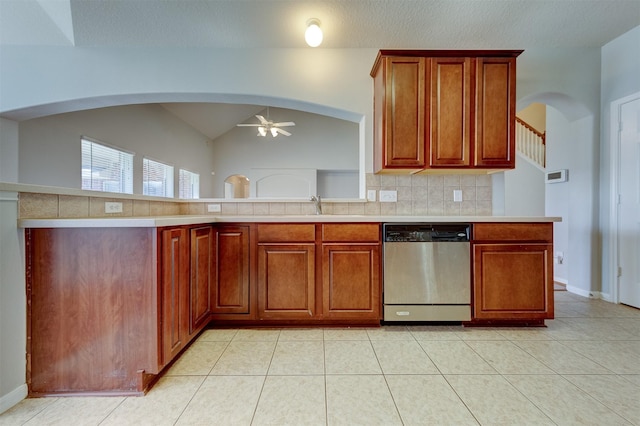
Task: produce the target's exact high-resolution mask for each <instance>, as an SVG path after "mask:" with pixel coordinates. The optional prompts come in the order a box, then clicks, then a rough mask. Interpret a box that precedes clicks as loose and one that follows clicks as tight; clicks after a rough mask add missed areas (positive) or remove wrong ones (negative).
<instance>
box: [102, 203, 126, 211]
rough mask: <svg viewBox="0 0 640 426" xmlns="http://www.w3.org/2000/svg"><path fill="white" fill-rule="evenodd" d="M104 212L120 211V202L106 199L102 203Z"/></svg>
mask: <svg viewBox="0 0 640 426" xmlns="http://www.w3.org/2000/svg"><path fill="white" fill-rule="evenodd" d="M104 212H105V213H122V203H119V202H111V201H106V202H105V203H104Z"/></svg>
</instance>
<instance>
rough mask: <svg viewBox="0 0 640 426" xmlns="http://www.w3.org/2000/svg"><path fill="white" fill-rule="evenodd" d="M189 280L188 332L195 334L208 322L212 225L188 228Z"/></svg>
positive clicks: (213, 250)
mask: <svg viewBox="0 0 640 426" xmlns="http://www.w3.org/2000/svg"><path fill="white" fill-rule="evenodd" d="M190 233H191V235H190V239H189V240H190V243H191V252H190V259H191V281H190V304H191V306H190V309H191V310H190V322H189V333H190V335H191V336H193V335H195V334H197V333H198V332H199V331H200V330H201V329H202V328H203V327H204V326H205V325H207V323H208V322H209V314H210V313H211V294H212V293H213V290H214V284H215V283H214V279H215V273H214V272H215V269H214V268H215V263H214V260H215V253H216V252H215V239H214V232H213V226H211V225H206V226H199V227H196V228H191V230H190Z"/></svg>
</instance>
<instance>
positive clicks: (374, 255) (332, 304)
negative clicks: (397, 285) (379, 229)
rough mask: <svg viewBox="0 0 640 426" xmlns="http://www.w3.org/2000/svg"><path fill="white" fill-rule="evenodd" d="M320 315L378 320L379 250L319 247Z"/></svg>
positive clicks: (368, 246)
mask: <svg viewBox="0 0 640 426" xmlns="http://www.w3.org/2000/svg"><path fill="white" fill-rule="evenodd" d="M322 315H323V317H324V318H331V319H342V318H344V319H365V318H371V319H379V318H380V246H379V245H378V244H323V245H322Z"/></svg>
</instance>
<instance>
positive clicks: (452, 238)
mask: <svg viewBox="0 0 640 426" xmlns="http://www.w3.org/2000/svg"><path fill="white" fill-rule="evenodd" d="M470 232H471V225H470V224H468V223H433V224H430V223H385V224H384V226H383V233H384V241H385V242H400V243H412V242H438V241H442V242H466V241H469V236H470Z"/></svg>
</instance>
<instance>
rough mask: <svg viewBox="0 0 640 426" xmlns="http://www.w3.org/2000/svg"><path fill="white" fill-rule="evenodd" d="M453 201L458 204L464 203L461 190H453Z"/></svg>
mask: <svg viewBox="0 0 640 426" xmlns="http://www.w3.org/2000/svg"><path fill="white" fill-rule="evenodd" d="M453 201H454V202H456V203H461V202H462V190H460V189H454V190H453Z"/></svg>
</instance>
